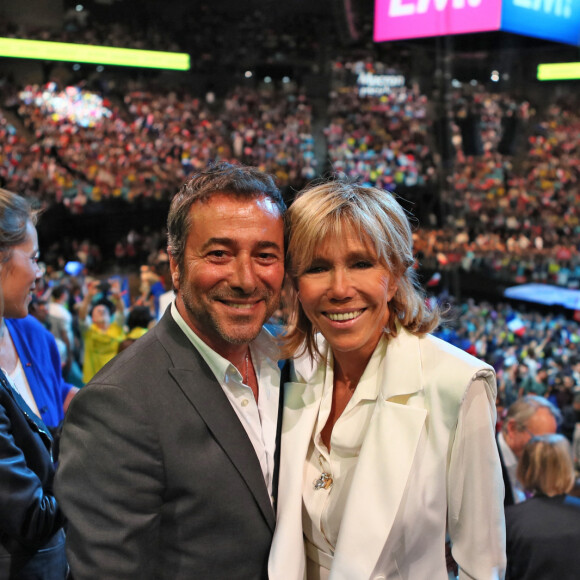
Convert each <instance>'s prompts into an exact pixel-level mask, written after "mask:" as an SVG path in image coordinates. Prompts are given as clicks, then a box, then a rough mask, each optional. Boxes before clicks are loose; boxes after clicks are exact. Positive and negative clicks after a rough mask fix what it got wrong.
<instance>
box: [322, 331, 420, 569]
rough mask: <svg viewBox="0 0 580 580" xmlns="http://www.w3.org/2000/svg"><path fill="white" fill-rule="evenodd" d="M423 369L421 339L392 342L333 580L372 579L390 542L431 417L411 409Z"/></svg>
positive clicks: (401, 335) (403, 336) (340, 539)
mask: <svg viewBox="0 0 580 580" xmlns="http://www.w3.org/2000/svg"><path fill="white" fill-rule="evenodd" d="M420 363H421V361H420V351H419V342H418V339H417V338H416V337H413V336H412V335H409V334H407V333H406V332H405V331H403V330H401V331H400V333H399V335H398V336H397V337H396V338H394V339H391V340H390V341H389V344H388V348H387V353H386V356H385V360H384V363H383V367H382V372H381V377H379V379H378V380H381V385H380V392H379V397H378V399H377V406H376V409H375V412H374V414H373V417H372V418H371V422H370V425H369V428H368V431H367V435H366V437H365V441H364V444H363V446H362V448H361V452H360V456H359V461H358V464H357V467H356V471H355V474H354V477H353V481H352V486H351V490H350V493H349V498H348V500H347V504H346V507H345V512H344V516H343V520H342V524H341V532H340V534H339V537H338V541H337V546H336V552H335V562H334V564H333V570H336V571H337V573H338V572H340V573H339V574H338V575H336V576H335V575H333V576H332V577H333V578H369V577H371V575H372V572H373V570H374V568H375V565H376V563H377V561H378V559H379V557H380V555H381V553H382V552H383V550H384V548H385V544H386V543H387V541H388V540H389V536H390V533H391V531H392V529H393V525H394V523H395V519H396V516H397V513H398V511H399V508H400V506H401V502H402V501H403V498H404V494H405V490H406V488H407V485H408V481H409V477H410V476H411V471H412V466H413V462H414V460H415V456H416V453H417V449H418V447H419V444H420V441H421V435H422V433H423V430H424V426H425V420H426V417H427V411H426V409H424V408H423V407H422V406H410V405H408V404H407V403H408V401H409V399H410V398H411V397H412V396H413V395H414V394H415V393H417V392H418V391H420V390H421V388H422V375H421V364H420ZM393 539H394V540H397V538H393ZM361 555H364V557H361Z"/></svg>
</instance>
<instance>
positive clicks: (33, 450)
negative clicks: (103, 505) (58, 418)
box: [0, 372, 64, 578]
mask: <svg viewBox="0 0 580 580" xmlns="http://www.w3.org/2000/svg"><path fill="white" fill-rule="evenodd" d="M51 443H52V438H51V436H50V433H49V431H48V429H47V427H46V426H45V425H44V424H43V423H42V421H41V420H40V419H38V418H37V417H36V415H35V414H34V413H33V412H32V410H31V409H30V408H29V407H28V405H27V404H26V403H25V402H24V400H23V399H22V397H20V395H19V394H18V393H17V392H16V391H15V390H14V389H13V388H12V387H11V386H10V385H9V383H8V382H7V380H6V378H5V376H4V375H3V374H2V373H1V372H0V578H13V577H16V574H17V571H18V569H20V568H24V567H26V566H28V565H29V563H30V561H31V560H32V559H34V558H35V557H36V555H37V553H38V552H39V550H42V549H45V548H47V546H51V547H53V546H54V545H55V541H54V538H55V536H56V534H57V532H59V530H61V528H62V526H63V522H64V516H63V514H62V512H61V511H60V509H59V507H58V505H57V502H56V500H55V498H54V496H53V495H52V483H53V477H54V465H53V462H52V456H51V452H50V446H51ZM60 542H61V544H62V540H61V541H60ZM62 554H64V552H62ZM44 577H45V578H49V577H51V578H52V577H54V576H44Z"/></svg>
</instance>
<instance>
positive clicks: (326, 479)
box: [314, 472, 332, 489]
mask: <svg viewBox="0 0 580 580" xmlns="http://www.w3.org/2000/svg"><path fill="white" fill-rule="evenodd" d="M331 487H332V477H331V475H330V473H326V472H323V473H322V474H321V475H320V477H319V478H318V479H315V480H314V489H330V488H331Z"/></svg>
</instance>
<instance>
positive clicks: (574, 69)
mask: <svg viewBox="0 0 580 580" xmlns="http://www.w3.org/2000/svg"><path fill="white" fill-rule="evenodd" d="M574 79H580V62H552V63H545V64H539V65H538V80H539V81H569V80H574Z"/></svg>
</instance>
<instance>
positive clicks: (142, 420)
mask: <svg viewBox="0 0 580 580" xmlns="http://www.w3.org/2000/svg"><path fill="white" fill-rule="evenodd" d="M284 210H285V206H284V202H283V200H282V198H281V196H280V193H279V191H278V189H277V188H276V186H275V185H274V182H273V181H272V179H271V178H270V177H269V176H267V175H265V174H263V173H261V172H259V171H258V170H256V169H252V168H247V167H234V166H231V165H228V164H220V165H217V166H215V167H213V168H210V169H207V170H204V171H202V172H200V173H199V174H197V175H196V176H194V177H193V178H192V179H191V180H190V181H188V182H187V183H186V184H185V185H184V186H183V187H182V188H181V190H180V191H179V192H178V194H177V195H176V196H175V198H174V199H173V201H172V204H171V209H170V212H169V217H168V239H169V241H168V252H169V255H170V265H171V274H172V281H173V285H174V288H175V290H176V298H175V301H174V302H173V303H172V304H171V305H170V307H169V308H168V309H167V311H166V313H165V315H164V316H163V318H162V319H161V320H160V322H159V323H158V324H157V326H155V327H154V328H153V329H152V330H150V331H149V332H148V333H147V334H146V335H145V336H144V337H143V338H141V339H139V340H138V341H137V342H136V343H135V344H133V345H132V346H131V347H130V348H128V349H127V350H125V351H124V352H122V353H121V354H120V355H118V356H117V357H116V358H115V359H114V360H113V361H111V362H110V363H109V364H108V365H107V366H106V367H105V368H103V369H102V370H101V371H100V372H99V373H98V374H97V375H96V376H95V377H94V379H93V380H92V381H91V382H90V383H89V384H88V385H87V386H86V387H84V388H83V389H82V390H81V392H80V393H79V394H78V395H77V396H76V397H75V399H74V403H73V404H72V405H71V407H70V408H69V412H68V414H67V417H66V421H65V425H64V428H63V434H62V442H61V456H60V467H59V470H58V472H57V481H56V494H57V497H58V499H59V501H60V502H61V505H62V508H63V511H64V512H65V515H66V516H67V518H68V522H69V524H68V532H67V554H68V557H69V562H70V566H71V570H72V574H73V576H74V579H75V580H88V579H91V580H109V579H111V580H112V579H115V580H120V579H132V580H144V579H148V578H151V579H153V578H155V579H162V578H163V579H168V580H169V579H171V580H180V579H183V580H185V579H187V580H191V579H193V578H199V579H204V580H206V579H208V580H211V579H221V578H223V579H226V578H227V579H232V578H236V579H240V580H242V579H262V578H267V559H268V551H269V548H270V543H271V539H272V534H273V530H274V523H275V517H274V510H273V507H272V476H273V471H274V447H275V433H276V416H277V409H278V397H279V381H280V372H279V369H278V366H277V356H278V355H277V349H276V347H275V343H274V342H273V340H272V337H271V335H270V334H269V333H268V332H267V331H266V330H265V329H263V324H264V322H266V320H268V318H269V317H270V316H271V315H272V313H273V312H274V310H275V309H276V308H277V306H278V303H279V298H280V289H281V285H282V280H283V276H284V268H283V263H284V234H283V213H284Z"/></svg>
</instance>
